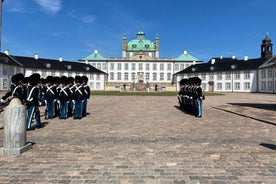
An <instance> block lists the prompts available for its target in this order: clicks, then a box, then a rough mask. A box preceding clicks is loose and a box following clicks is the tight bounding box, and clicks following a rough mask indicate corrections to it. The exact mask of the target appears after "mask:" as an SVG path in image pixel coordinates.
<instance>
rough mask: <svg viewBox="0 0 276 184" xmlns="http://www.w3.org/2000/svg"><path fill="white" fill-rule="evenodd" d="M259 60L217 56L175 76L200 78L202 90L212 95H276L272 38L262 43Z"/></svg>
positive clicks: (275, 57)
mask: <svg viewBox="0 0 276 184" xmlns="http://www.w3.org/2000/svg"><path fill="white" fill-rule="evenodd" d="M260 55H261V56H260V57H259V58H254V59H249V58H248V56H245V57H244V59H241V60H238V59H237V58H236V57H235V56H232V57H231V58H223V57H218V58H216V57H214V58H211V59H210V60H209V62H207V63H201V64H197V65H193V66H190V67H188V68H186V69H184V70H182V71H180V72H177V73H176V74H175V76H176V78H177V81H180V80H181V79H183V78H189V77H194V76H197V77H200V78H201V79H202V84H201V85H202V89H203V90H204V91H210V92H213V91H215V92H261V93H276V56H273V44H272V41H271V39H270V38H268V36H267V35H266V38H265V39H263V40H262V44H261V54H260Z"/></svg>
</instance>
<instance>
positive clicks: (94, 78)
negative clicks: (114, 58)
mask: <svg viewBox="0 0 276 184" xmlns="http://www.w3.org/2000/svg"><path fill="white" fill-rule="evenodd" d="M17 73H23V74H24V75H25V76H26V77H28V76H30V75H32V74H33V73H39V74H40V75H41V77H42V78H46V77H47V76H49V75H51V76H58V77H61V76H67V77H70V76H71V77H75V76H77V75H79V76H83V75H85V76H87V77H88V79H89V81H88V84H89V85H90V88H91V90H104V87H105V78H106V77H105V76H106V73H104V72H102V71H101V70H98V69H96V68H94V67H93V66H91V65H89V64H85V63H79V62H73V61H64V60H63V59H62V58H61V57H60V58H59V59H46V58H39V56H38V54H35V55H34V57H25V56H16V55H10V53H9V52H8V51H7V50H6V51H5V53H0V90H9V88H10V84H11V77H12V76H13V75H14V74H17Z"/></svg>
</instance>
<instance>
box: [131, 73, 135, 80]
mask: <svg viewBox="0 0 276 184" xmlns="http://www.w3.org/2000/svg"><path fill="white" fill-rule="evenodd" d="M135 76H136V74H135V73H134V72H133V73H131V80H132V81H135Z"/></svg>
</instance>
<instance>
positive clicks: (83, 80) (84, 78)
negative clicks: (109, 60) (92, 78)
mask: <svg viewBox="0 0 276 184" xmlns="http://www.w3.org/2000/svg"><path fill="white" fill-rule="evenodd" d="M81 79H82V82H83V83H85V84H87V82H88V77H86V76H85V75H84V76H82V77H81Z"/></svg>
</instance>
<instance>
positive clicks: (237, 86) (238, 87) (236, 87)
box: [234, 82, 241, 90]
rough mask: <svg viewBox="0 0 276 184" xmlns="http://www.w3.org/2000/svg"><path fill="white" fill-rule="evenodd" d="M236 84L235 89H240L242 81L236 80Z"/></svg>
mask: <svg viewBox="0 0 276 184" xmlns="http://www.w3.org/2000/svg"><path fill="white" fill-rule="evenodd" d="M234 86H235V88H234V89H235V90H240V88H241V86H240V83H239V82H235V83H234Z"/></svg>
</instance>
